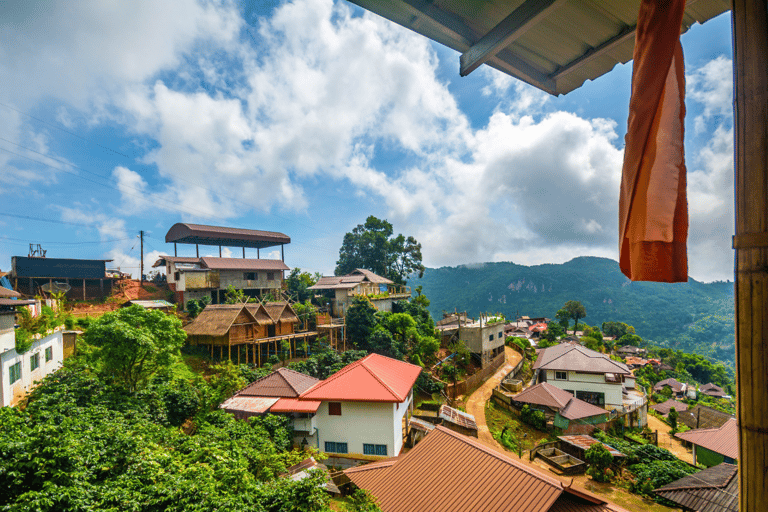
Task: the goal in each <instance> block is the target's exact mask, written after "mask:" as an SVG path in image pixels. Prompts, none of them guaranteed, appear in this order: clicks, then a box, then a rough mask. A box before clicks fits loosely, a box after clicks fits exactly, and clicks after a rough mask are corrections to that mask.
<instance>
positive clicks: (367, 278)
mask: <svg viewBox="0 0 768 512" xmlns="http://www.w3.org/2000/svg"><path fill="white" fill-rule="evenodd" d="M362 282H369V283H374V284H394V283H393V281H390V280H389V279H387V278H386V277H382V276H380V275H378V274H374V273H373V272H371V271H370V270H366V269H364V268H358V269H355V270H353V271H352V272H350V273H349V274H347V275H344V276H323V277H321V278H320V279H318V281H317V283H315V284H314V285H312V286H310V287H309V288H307V289H308V290H336V289H339V290H344V289H352V288H354V287H355V286H357V285H358V284H360V283H362Z"/></svg>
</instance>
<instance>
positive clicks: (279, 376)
mask: <svg viewBox="0 0 768 512" xmlns="http://www.w3.org/2000/svg"><path fill="white" fill-rule="evenodd" d="M318 382H320V379H316V378H315V377H310V376H309V375H305V374H303V373H300V372H297V371H295V370H291V369H289V368H278V369H277V370H275V371H274V372H272V373H270V374H269V375H266V376H264V377H262V378H260V379H257V380H255V381H253V382H251V383H250V384H248V385H247V386H246V387H244V388H243V389H241V390H240V391H238V392H237V393H235V396H268V397H280V398H296V397H298V396H299V395H301V394H302V393H303V392H304V391H306V390H308V389H309V388H311V387H312V386H314V385H315V384H317V383H318ZM315 410H317V407H315Z"/></svg>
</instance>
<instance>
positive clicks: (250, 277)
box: [243, 272, 259, 281]
mask: <svg viewBox="0 0 768 512" xmlns="http://www.w3.org/2000/svg"><path fill="white" fill-rule="evenodd" d="M258 278H259V274H258V273H257V272H243V281H256V280H257V279H258Z"/></svg>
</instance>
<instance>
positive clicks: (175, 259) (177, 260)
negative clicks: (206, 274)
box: [152, 256, 200, 268]
mask: <svg viewBox="0 0 768 512" xmlns="http://www.w3.org/2000/svg"><path fill="white" fill-rule="evenodd" d="M166 262H171V263H200V258H193V257H189V256H160V257H158V259H157V261H156V262H155V263H154V264H153V265H152V267H153V268H154V267H161V266H163V265H165V264H166Z"/></svg>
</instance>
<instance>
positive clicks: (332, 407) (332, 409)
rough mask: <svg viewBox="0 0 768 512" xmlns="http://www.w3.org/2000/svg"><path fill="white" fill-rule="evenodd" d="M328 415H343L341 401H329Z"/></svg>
mask: <svg viewBox="0 0 768 512" xmlns="http://www.w3.org/2000/svg"><path fill="white" fill-rule="evenodd" d="M328 416H341V402H328Z"/></svg>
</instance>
